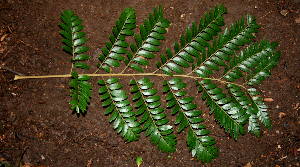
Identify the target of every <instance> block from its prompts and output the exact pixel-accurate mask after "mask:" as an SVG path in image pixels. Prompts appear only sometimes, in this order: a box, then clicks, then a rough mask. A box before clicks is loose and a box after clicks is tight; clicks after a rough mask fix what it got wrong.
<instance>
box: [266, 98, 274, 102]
mask: <svg viewBox="0 0 300 167" xmlns="http://www.w3.org/2000/svg"><path fill="white" fill-rule="evenodd" d="M264 101H266V102H273V101H274V99H272V98H270V97H268V98H264Z"/></svg>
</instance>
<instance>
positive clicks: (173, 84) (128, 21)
mask: <svg viewBox="0 0 300 167" xmlns="http://www.w3.org/2000/svg"><path fill="white" fill-rule="evenodd" d="M226 13H227V9H226V7H224V5H223V4H222V5H220V6H217V5H216V6H215V7H214V9H210V11H209V12H208V13H206V14H205V16H204V17H202V18H200V21H199V24H196V23H195V22H192V24H191V25H192V26H191V28H189V27H188V28H187V29H186V31H185V35H180V41H179V42H175V43H174V49H170V48H166V53H165V54H160V57H159V61H156V67H157V68H156V69H154V71H153V72H150V73H144V69H145V68H143V66H147V65H150V64H151V63H153V61H151V59H153V58H155V56H156V54H157V52H158V51H159V49H160V45H161V44H162V42H161V41H162V40H164V39H165V35H164V34H165V33H167V28H168V27H170V23H171V22H170V21H169V20H167V19H166V18H164V17H163V9H162V7H161V5H159V7H158V8H157V9H156V8H153V13H149V18H147V19H145V20H144V21H143V24H140V25H139V26H138V27H139V29H138V30H135V28H136V14H135V10H134V9H133V8H125V10H124V11H123V12H122V13H121V14H120V16H119V19H118V20H116V25H115V26H114V27H113V28H112V34H109V36H108V38H109V41H106V43H105V44H106V46H105V47H102V54H100V55H99V60H100V62H101V63H98V69H97V70H96V72H94V73H93V74H91V75H88V74H78V73H77V72H76V71H75V70H73V67H79V68H82V69H89V66H88V65H86V64H85V63H83V62H79V61H82V60H87V59H89V56H87V55H85V54H83V52H85V51H88V48H87V47H84V46H82V45H83V44H84V43H85V42H86V41H87V39H86V38H84V36H85V33H84V32H81V30H82V29H83V26H82V25H80V24H81V22H82V20H80V19H79V17H78V16H74V12H72V11H68V10H66V11H64V12H62V15H61V19H62V21H63V22H64V23H60V24H59V25H60V26H61V27H62V29H63V30H62V31H60V33H61V34H62V36H63V37H64V39H63V43H64V44H65V46H63V49H64V50H65V51H66V52H67V53H69V54H71V55H72V59H71V60H72V65H73V66H72V69H71V75H72V80H71V82H70V85H71V86H72V89H71V90H70V91H71V96H72V98H73V99H72V100H71V102H70V104H72V107H71V109H74V110H75V111H76V112H77V113H80V111H81V112H83V113H84V112H85V111H86V108H87V105H88V103H89V102H90V97H91V92H90V90H91V89H92V87H91V85H90V84H89V83H88V82H87V81H88V80H89V79H90V76H98V77H101V78H100V79H98V84H99V85H100V86H101V87H100V89H99V94H100V95H101V98H100V99H101V102H102V106H103V108H104V109H105V112H104V113H105V115H109V122H111V123H112V124H113V128H114V129H116V131H117V133H121V136H122V137H124V139H125V141H127V142H131V141H137V140H139V137H140V134H142V132H143V131H144V132H145V135H146V136H148V137H149V139H150V142H152V143H153V144H154V145H158V149H160V150H161V151H162V152H167V153H169V152H175V151H176V144H177V135H176V132H174V129H175V131H177V133H181V132H182V131H184V130H186V131H187V136H186V143H187V146H188V147H189V151H191V154H192V156H193V157H197V160H200V159H201V161H202V162H205V163H209V162H211V161H212V160H213V159H215V158H216V157H217V154H218V149H217V148H216V147H215V143H216V142H217V141H216V140H215V138H214V137H213V136H212V135H211V131H210V130H208V129H207V128H206V126H205V120H204V119H203V118H202V117H201V114H202V111H203V112H206V110H205V109H200V108H199V105H197V104H199V101H200V102H201V100H202V102H204V101H206V105H207V107H208V108H209V110H210V114H213V113H214V116H215V120H216V121H217V122H219V123H220V126H221V127H222V128H224V130H225V132H228V134H229V136H233V138H234V139H235V140H238V137H239V136H240V134H241V135H243V134H245V129H244V126H245V125H248V131H249V132H251V133H253V134H254V135H255V136H257V137H260V134H261V133H260V126H261V124H262V125H264V126H266V127H267V128H268V129H270V128H271V119H270V118H269V116H268V109H267V105H266V104H265V103H264V102H263V99H262V97H260V96H259V94H260V92H258V91H257V90H256V89H255V88H253V87H252V86H253V85H254V84H261V83H262V81H264V80H265V79H266V78H267V77H269V76H270V75H271V72H270V71H271V70H272V68H275V67H276V65H277V63H278V61H279V57H280V51H275V50H276V47H277V42H269V41H267V40H265V39H264V40H261V42H257V41H256V42H254V43H253V42H252V40H253V38H255V36H254V35H253V34H254V33H256V32H257V31H258V30H259V28H260V26H259V25H258V24H257V23H256V21H255V17H254V16H250V14H247V18H246V21H245V20H244V17H241V19H239V20H237V21H236V22H235V24H231V25H230V26H229V27H228V28H225V29H224V32H222V28H221V27H222V26H224V25H225V23H224V18H223V15H224V14H226ZM197 25H198V26H197ZM135 32H139V33H135ZM128 38H131V39H132V40H135V43H130V42H128V41H129V40H128ZM244 46H245V47H244ZM241 48H245V49H243V50H241V51H240V49H241ZM157 60H158V59H157ZM128 67H130V68H131V69H130V68H128ZM152 67H153V66H152ZM116 68H121V72H120V73H114V72H113V69H116ZM132 70H134V72H132ZM101 71H105V74H103V73H100V74H96V73H97V72H101ZM136 71H137V72H139V73H136ZM218 72H219V73H218ZM222 72H223V73H222ZM216 73H218V74H216ZM155 77H156V78H155ZM137 78H139V79H137ZM153 78H155V79H153ZM129 80H130V81H129ZM189 80H193V81H194V83H195V84H194V85H191V86H190V85H188V84H191V83H190V82H188V81H189ZM238 81H239V82H238ZM124 82H125V83H128V84H127V85H129V86H130V90H129V88H128V89H127V86H125V87H123V85H122V83H124ZM240 83H243V84H240ZM192 86H193V88H194V89H195V90H198V91H195V93H199V95H200V96H201V97H202V98H196V96H194V95H191V94H189V93H188V92H187V91H186V90H187V89H189V87H192ZM156 87H159V88H160V89H155V88H156ZM224 90H226V91H224ZM162 102H165V104H164V103H162ZM170 115H172V116H173V117H174V119H170V118H171V117H172V116H170ZM170 120H171V121H170ZM173 122H174V124H175V125H176V126H177V128H174V127H175V126H173V125H172V123H173Z"/></svg>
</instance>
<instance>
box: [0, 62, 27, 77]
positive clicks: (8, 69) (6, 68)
mask: <svg viewBox="0 0 300 167" xmlns="http://www.w3.org/2000/svg"><path fill="white" fill-rule="evenodd" d="M0 69H3V70H7V71H10V72H12V73H15V74H17V75H20V76H25V75H24V74H22V73H19V72H17V71H14V70H12V69H10V68H8V67H4V66H3V65H1V64H0Z"/></svg>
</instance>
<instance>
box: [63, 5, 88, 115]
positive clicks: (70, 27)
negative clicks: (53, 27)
mask: <svg viewBox="0 0 300 167" xmlns="http://www.w3.org/2000/svg"><path fill="white" fill-rule="evenodd" d="M60 18H61V20H62V21H63V22H64V23H59V26H60V27H61V28H62V29H63V30H61V31H60V33H61V35H62V36H63V37H64V39H62V41H63V42H64V43H65V44H66V45H65V46H63V49H64V50H65V51H66V52H67V53H69V54H71V55H72V58H71V62H72V68H71V75H72V80H71V82H70V85H71V86H72V88H71V89H70V92H71V95H70V96H71V97H73V99H72V100H71V101H70V104H72V107H71V109H75V110H76V112H77V113H78V114H79V113H80V111H82V113H84V112H85V111H86V107H87V105H88V103H89V102H90V97H91V92H90V90H91V89H92V86H91V85H90V84H89V83H88V82H87V80H89V79H90V77H89V76H88V75H81V76H79V75H78V73H77V72H76V70H73V67H77V68H81V69H90V67H89V66H88V65H87V64H85V63H82V62H79V61H83V60H87V59H89V58H90V56H88V55H85V54H83V53H84V52H86V51H88V50H89V48H88V47H86V46H81V45H83V44H84V43H85V42H86V41H87V38H83V37H84V36H85V32H81V30H82V29H83V25H80V24H81V23H82V20H81V19H79V16H74V12H73V11H71V10H65V11H64V12H62V13H61V16H60Z"/></svg>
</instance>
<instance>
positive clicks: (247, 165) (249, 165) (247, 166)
mask: <svg viewBox="0 0 300 167" xmlns="http://www.w3.org/2000/svg"><path fill="white" fill-rule="evenodd" d="M244 167H252V163H251V162H248V163H247V164H246V165H245V166H244Z"/></svg>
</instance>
